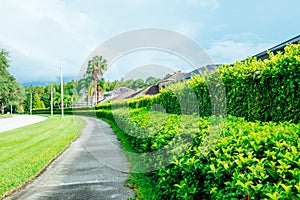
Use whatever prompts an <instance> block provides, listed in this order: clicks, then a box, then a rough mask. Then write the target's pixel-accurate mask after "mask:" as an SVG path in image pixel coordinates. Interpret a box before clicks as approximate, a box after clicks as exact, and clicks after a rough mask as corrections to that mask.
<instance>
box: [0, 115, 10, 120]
mask: <svg viewBox="0 0 300 200" xmlns="http://www.w3.org/2000/svg"><path fill="white" fill-rule="evenodd" d="M11 116H12V115H11V114H5V115H1V114H0V119H4V118H9V117H11Z"/></svg>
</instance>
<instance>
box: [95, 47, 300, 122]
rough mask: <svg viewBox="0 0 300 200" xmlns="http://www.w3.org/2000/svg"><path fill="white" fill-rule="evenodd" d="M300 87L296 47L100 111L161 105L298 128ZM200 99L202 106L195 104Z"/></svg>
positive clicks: (175, 111)
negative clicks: (296, 125) (282, 123)
mask: <svg viewBox="0 0 300 200" xmlns="http://www.w3.org/2000/svg"><path fill="white" fill-rule="evenodd" d="M299 85H300V44H291V45H288V46H286V47H285V52H284V53H278V54H276V55H273V54H270V58H269V59H267V60H264V61H260V60H259V61H258V60H256V58H252V57H249V58H248V59H247V60H245V61H243V62H236V63H234V65H233V66H230V65H223V66H220V67H219V68H218V69H217V70H215V72H213V73H211V74H206V75H196V76H194V77H193V78H192V79H190V80H188V81H186V82H184V83H182V82H180V83H175V84H173V85H171V86H169V87H167V88H166V89H163V90H162V91H161V92H160V94H158V95H154V96H147V97H140V98H137V99H130V100H122V101H120V102H114V103H105V104H99V105H97V106H96V109H110V108H113V109H114V108H120V107H130V108H140V107H151V106H153V105H155V104H158V105H161V106H162V107H163V108H164V109H165V110H166V112H167V113H173V114H191V113H195V112H198V113H199V115H200V116H210V115H211V114H217V115H225V114H226V113H227V114H230V115H234V116H238V117H245V118H246V119H247V120H251V121H255V120H260V121H275V122H279V121H292V122H295V123H297V122H299V118H300V88H299ZM191 88H192V89H193V91H191ZM193 93H194V94H193ZM225 93H226V94H225ZM195 96H196V97H197V102H198V103H195ZM225 99H226V100H225Z"/></svg>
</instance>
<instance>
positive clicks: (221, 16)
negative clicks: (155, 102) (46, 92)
mask: <svg viewBox="0 0 300 200" xmlns="http://www.w3.org/2000/svg"><path fill="white" fill-rule="evenodd" d="M0 5H1V6H0V24H1V28H0V48H4V49H6V50H8V51H9V53H10V60H11V62H10V68H9V71H10V72H11V73H12V74H13V75H14V76H15V77H16V79H17V80H18V81H19V82H21V83H22V84H24V83H27V82H42V83H46V82H47V83H50V82H58V81H59V75H60V72H59V67H62V68H63V75H64V79H66V80H67V79H69V80H71V79H77V78H78V77H79V76H80V72H82V71H83V69H84V67H85V64H86V61H87V59H88V58H89V57H90V55H91V54H93V52H95V49H96V48H97V47H99V46H101V45H103V44H104V43H105V42H106V41H110V40H111V38H115V37H116V36H120V35H121V36H123V35H124V34H125V33H127V32H130V31H133V30H140V29H147V28H156V29H161V30H166V32H168V31H172V32H175V33H176V34H178V35H181V36H185V37H186V38H188V39H190V41H193V42H195V43H196V44H197V45H199V47H200V48H202V49H203V51H204V52H205V53H206V55H207V56H208V57H209V58H210V60H209V61H208V60H206V61H205V62H204V64H211V63H232V62H234V61H235V60H241V59H244V58H246V57H247V56H249V55H255V54H257V53H259V52H261V51H264V50H266V49H268V48H271V47H272V46H275V45H277V44H279V43H281V42H284V41H286V40H288V39H290V38H292V37H295V36H297V35H299V33H300V31H299V29H300V26H299V21H300V15H299V11H298V10H299V7H300V1H297V0H287V1H279V0H260V1H258V0H252V1H238V0H226V1H225V0H223V1H222V0H110V1H104V0H98V1H97V0H26V1H23V0H13V1H12V0H0ZM157 37H160V35H159V36H157ZM138 38H139V36H137V37H136V38H135V37H131V38H130V40H128V41H125V40H124V39H123V42H121V43H120V42H119V43H114V45H115V46H117V47H118V48H121V47H122V45H123V46H124V44H126V45H128V43H132V42H133V43H134V42H135V41H134V40H135V39H138ZM152 40H153V38H151V37H150V38H149V41H150V42H151V41H152ZM159 41H160V42H165V43H168V45H170V46H172V48H173V47H174V48H175V49H171V50H170V51H162V50H161V49H159V48H157V49H146V48H140V49H135V50H132V51H131V52H121V53H120V52H119V54H118V55H119V57H117V58H116V59H115V60H114V61H113V62H112V61H109V63H110V65H109V68H108V70H107V72H106V73H105V74H104V77H105V78H106V79H107V80H115V79H120V78H122V77H131V78H132V77H138V75H141V76H142V74H143V76H145V74H146V75H149V76H150V75H153V76H163V75H165V74H164V73H170V72H172V71H178V70H180V71H189V70H192V68H195V66H194V65H192V64H191V63H189V62H188V59H183V57H184V56H182V55H181V54H180V53H178V54H176V52H178V51H177V50H179V49H183V48H188V47H187V46H186V45H187V43H185V44H183V43H181V42H182V41H181V40H176V39H174V38H173V40H172V42H170V41H169V40H168V38H165V37H162V38H160V40H159ZM171 43H172V44H171ZM156 45H159V42H158V43H157V44H156ZM170 48H171V47H170ZM100 52H101V51H100ZM174 52H175V53H174ZM122 53H123V54H122ZM190 53H191V54H192V53H194V54H196V53H195V52H194V50H193V48H190ZM200 57H201V56H200ZM151 66H152V67H151ZM153 66H156V67H153ZM141 67H144V72H145V73H141ZM137 68H138V69H139V70H136V69H137ZM163 69H165V71H164V70H163Z"/></svg>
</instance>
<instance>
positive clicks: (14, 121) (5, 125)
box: [0, 115, 47, 133]
mask: <svg viewBox="0 0 300 200" xmlns="http://www.w3.org/2000/svg"><path fill="white" fill-rule="evenodd" d="M45 119H47V117H42V116H35V115H13V116H12V117H8V118H3V119H0V133H1V132H5V131H9V130H13V129H16V128H20V127H23V126H28V125H30V124H35V123H38V122H41V121H43V120H45Z"/></svg>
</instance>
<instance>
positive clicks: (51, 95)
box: [50, 83, 53, 116]
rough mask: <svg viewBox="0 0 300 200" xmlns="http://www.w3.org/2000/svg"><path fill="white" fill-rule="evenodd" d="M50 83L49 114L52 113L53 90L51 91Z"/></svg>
mask: <svg viewBox="0 0 300 200" xmlns="http://www.w3.org/2000/svg"><path fill="white" fill-rule="evenodd" d="M52 90H53V89H52V83H51V85H50V108H51V116H52V115H53V91H52Z"/></svg>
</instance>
